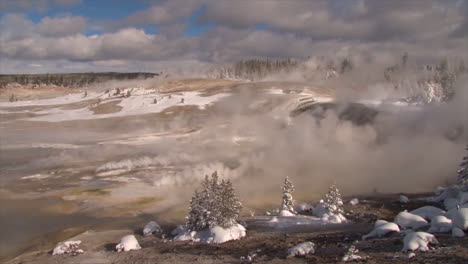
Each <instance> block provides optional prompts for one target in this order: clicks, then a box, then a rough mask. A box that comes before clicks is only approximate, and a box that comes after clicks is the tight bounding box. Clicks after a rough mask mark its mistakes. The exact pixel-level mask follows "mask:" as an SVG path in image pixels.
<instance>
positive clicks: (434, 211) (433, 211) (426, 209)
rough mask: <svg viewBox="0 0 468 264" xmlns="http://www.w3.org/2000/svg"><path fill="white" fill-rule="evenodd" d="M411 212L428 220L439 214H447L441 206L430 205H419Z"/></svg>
mask: <svg viewBox="0 0 468 264" xmlns="http://www.w3.org/2000/svg"><path fill="white" fill-rule="evenodd" d="M410 213H411V214H415V215H419V216H421V217H422V218H424V219H426V220H432V218H434V217H436V216H438V215H445V213H446V212H445V211H444V210H442V209H440V208H437V207H434V206H430V205H428V206H423V207H419V208H418V209H415V210H413V211H410Z"/></svg>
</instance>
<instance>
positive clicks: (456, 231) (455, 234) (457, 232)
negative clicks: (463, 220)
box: [452, 227, 465, 237]
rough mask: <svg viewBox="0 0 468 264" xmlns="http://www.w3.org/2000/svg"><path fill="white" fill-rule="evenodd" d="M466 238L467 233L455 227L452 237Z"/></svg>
mask: <svg viewBox="0 0 468 264" xmlns="http://www.w3.org/2000/svg"><path fill="white" fill-rule="evenodd" d="M464 236H465V232H463V230H461V229H460V228H457V227H454V228H453V229H452V237H464Z"/></svg>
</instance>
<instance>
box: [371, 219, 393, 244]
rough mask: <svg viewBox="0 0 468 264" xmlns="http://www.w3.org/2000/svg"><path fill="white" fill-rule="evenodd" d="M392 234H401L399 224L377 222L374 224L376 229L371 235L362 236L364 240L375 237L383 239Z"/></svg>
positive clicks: (383, 221)
mask: <svg viewBox="0 0 468 264" xmlns="http://www.w3.org/2000/svg"><path fill="white" fill-rule="evenodd" d="M391 232H400V228H399V227H398V225H397V224H395V223H391V222H387V221H385V220H377V221H376V222H375V223H374V229H373V230H372V231H371V232H370V233H369V234H367V235H364V236H362V239H363V240H366V239H369V238H374V237H383V236H385V235H386V234H388V233H391Z"/></svg>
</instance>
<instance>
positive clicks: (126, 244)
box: [115, 235, 141, 252]
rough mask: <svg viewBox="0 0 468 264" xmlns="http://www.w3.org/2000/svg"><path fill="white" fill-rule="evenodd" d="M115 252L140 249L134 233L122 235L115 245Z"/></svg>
mask: <svg viewBox="0 0 468 264" xmlns="http://www.w3.org/2000/svg"><path fill="white" fill-rule="evenodd" d="M115 249H116V250H117V252H121V251H125V252H126V251H130V250H139V249H141V247H140V244H138V240H137V239H136V238H135V236H134V235H127V236H124V237H122V239H121V240H120V243H119V244H117V246H115Z"/></svg>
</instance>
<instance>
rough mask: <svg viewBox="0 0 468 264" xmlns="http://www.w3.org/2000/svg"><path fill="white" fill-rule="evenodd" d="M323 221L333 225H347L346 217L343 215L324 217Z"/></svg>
mask: <svg viewBox="0 0 468 264" xmlns="http://www.w3.org/2000/svg"><path fill="white" fill-rule="evenodd" d="M322 220H324V221H326V222H328V223H331V224H341V223H346V221H347V220H346V217H344V215H342V214H331V215H328V214H326V215H324V216H323V217H322Z"/></svg>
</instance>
